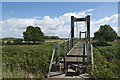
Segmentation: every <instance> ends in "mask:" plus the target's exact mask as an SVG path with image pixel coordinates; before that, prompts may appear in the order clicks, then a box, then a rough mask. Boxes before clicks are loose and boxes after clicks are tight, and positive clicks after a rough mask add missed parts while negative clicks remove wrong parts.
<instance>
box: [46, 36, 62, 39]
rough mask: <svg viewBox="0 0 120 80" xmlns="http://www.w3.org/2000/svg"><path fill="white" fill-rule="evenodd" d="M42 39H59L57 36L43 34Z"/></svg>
mask: <svg viewBox="0 0 120 80" xmlns="http://www.w3.org/2000/svg"><path fill="white" fill-rule="evenodd" d="M44 39H60V38H59V37H58V36H45V37H44Z"/></svg>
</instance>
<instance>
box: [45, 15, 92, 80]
mask: <svg viewBox="0 0 120 80" xmlns="http://www.w3.org/2000/svg"><path fill="white" fill-rule="evenodd" d="M78 21H85V22H86V23H87V30H86V31H85V32H81V31H80V34H79V35H80V38H79V40H76V39H75V38H74V22H78ZM81 33H85V39H84V40H82V39H81ZM88 65H92V66H93V48H92V44H91V43H90V16H89V15H88V16H86V17H85V18H76V17H74V16H71V38H69V39H68V40H65V41H62V42H60V43H57V44H56V45H55V48H54V49H53V54H52V57H51V61H50V67H49V71H48V75H47V80H74V79H75V80H77V79H82V80H84V79H88V78H90V76H89V74H88V73H87V68H88ZM91 69H92V68H91Z"/></svg>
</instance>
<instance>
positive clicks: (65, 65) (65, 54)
mask: <svg viewBox="0 0 120 80" xmlns="http://www.w3.org/2000/svg"><path fill="white" fill-rule="evenodd" d="M63 53H64V59H63V60H64V71H65V72H66V53H65V42H64V43H63Z"/></svg>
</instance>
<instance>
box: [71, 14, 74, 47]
mask: <svg viewBox="0 0 120 80" xmlns="http://www.w3.org/2000/svg"><path fill="white" fill-rule="evenodd" d="M71 38H72V40H71V48H72V47H73V38H74V16H71Z"/></svg>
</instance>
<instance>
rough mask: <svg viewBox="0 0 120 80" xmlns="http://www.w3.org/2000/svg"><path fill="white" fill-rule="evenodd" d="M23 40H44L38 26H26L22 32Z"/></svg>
mask: <svg viewBox="0 0 120 80" xmlns="http://www.w3.org/2000/svg"><path fill="white" fill-rule="evenodd" d="M23 35H24V36H23V37H24V39H25V41H34V42H35V41H40V42H42V41H44V34H43V32H42V31H41V29H40V27H33V26H28V27H27V29H26V32H23Z"/></svg>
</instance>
